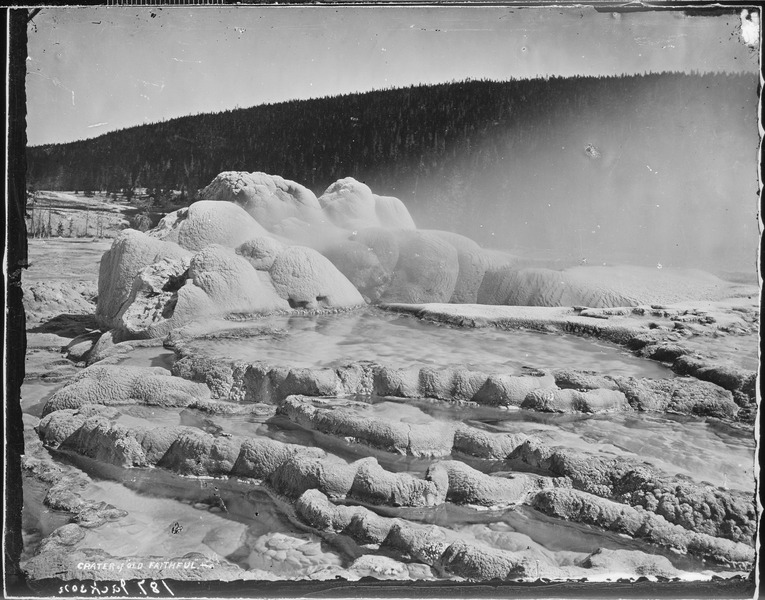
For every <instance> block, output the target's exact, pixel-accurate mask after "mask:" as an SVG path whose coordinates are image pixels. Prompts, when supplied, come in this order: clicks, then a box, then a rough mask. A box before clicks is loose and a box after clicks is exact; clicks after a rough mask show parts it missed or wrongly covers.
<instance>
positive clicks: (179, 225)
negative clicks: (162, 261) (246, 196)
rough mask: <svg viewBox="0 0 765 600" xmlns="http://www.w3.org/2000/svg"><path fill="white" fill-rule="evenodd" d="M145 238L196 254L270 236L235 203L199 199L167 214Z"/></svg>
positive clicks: (234, 246) (233, 246) (232, 246)
mask: <svg viewBox="0 0 765 600" xmlns="http://www.w3.org/2000/svg"><path fill="white" fill-rule="evenodd" d="M147 235H148V236H151V237H153V238H157V239H161V240H163V241H166V242H174V243H176V244H178V245H179V246H180V247H181V248H185V249H186V250H190V251H192V252H198V251H199V250H203V249H204V248H207V247H208V246H211V245H217V246H226V247H229V248H236V247H237V246H239V244H242V243H243V242H246V241H247V240H250V239H252V238H256V237H261V236H268V235H269V233H268V231H266V229H265V228H264V227H263V226H262V225H261V224H260V223H258V222H257V221H256V220H255V219H253V218H252V217H250V215H249V214H247V211H245V210H243V209H242V208H240V207H239V206H237V205H236V204H232V203H230V202H225V203H220V202H212V201H209V200H200V201H199V202H194V204H192V205H190V206H188V207H187V208H181V209H179V210H176V211H175V212H172V213H169V214H168V215H166V216H165V217H164V218H163V219H162V220H161V221H160V222H159V224H158V225H157V226H156V227H155V228H154V229H152V230H150V231H149V232H147Z"/></svg>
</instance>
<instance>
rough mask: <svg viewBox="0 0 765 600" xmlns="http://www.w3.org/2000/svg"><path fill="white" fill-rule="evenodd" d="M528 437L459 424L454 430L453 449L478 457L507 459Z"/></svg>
mask: <svg viewBox="0 0 765 600" xmlns="http://www.w3.org/2000/svg"><path fill="white" fill-rule="evenodd" d="M527 439H528V437H527V436H526V435H524V434H522V433H490V432H488V431H484V430H483V429H476V428H475V427H468V426H466V425H458V426H457V428H456V430H455V432H454V447H453V449H454V450H455V451H457V452H463V453H464V454H469V455H471V456H476V457H478V458H488V459H496V460H505V459H507V457H508V456H510V455H511V454H512V453H513V452H514V451H515V449H516V448H518V447H519V446H520V445H521V444H523V442H525V441H526V440H527Z"/></svg>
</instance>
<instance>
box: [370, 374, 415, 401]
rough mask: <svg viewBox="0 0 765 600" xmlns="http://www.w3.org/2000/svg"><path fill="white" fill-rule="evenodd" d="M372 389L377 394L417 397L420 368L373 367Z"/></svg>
mask: <svg viewBox="0 0 765 600" xmlns="http://www.w3.org/2000/svg"><path fill="white" fill-rule="evenodd" d="M374 390H375V393H376V394H377V395H378V396H397V397H400V398H417V397H418V396H420V369H418V368H417V367H410V368H408V369H393V368H389V367H382V368H380V369H375V378H374Z"/></svg>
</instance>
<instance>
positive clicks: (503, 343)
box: [190, 310, 672, 378]
mask: <svg viewBox="0 0 765 600" xmlns="http://www.w3.org/2000/svg"><path fill="white" fill-rule="evenodd" d="M210 338H212V336H210ZM190 348H191V349H193V351H194V353H195V354H199V355H204V356H210V357H226V358H230V359H236V360H242V361H246V362H255V361H264V362H267V363H269V364H275V365H286V366H294V367H338V366H342V365H344V364H347V363H349V362H353V361H362V360H369V361H375V362H378V363H380V364H383V365H386V366H391V367H397V368H401V367H411V366H423V367H425V366H431V367H439V368H445V367H466V368H468V369H470V370H476V371H486V372H503V373H518V372H520V370H521V367H524V366H526V367H535V368H540V369H552V368H556V369H562V368H570V369H595V370H597V371H598V372H600V373H602V374H614V375H632V376H636V377H653V378H660V377H671V376H672V373H671V371H669V369H666V368H665V367H663V366H661V365H660V364H658V363H654V362H651V361H646V360H643V359H639V358H637V357H635V356H632V355H631V354H629V353H627V352H624V351H622V350H621V349H619V348H618V347H616V346H612V345H609V344H606V343H603V342H600V341H595V340H590V339H583V338H579V337H576V336H571V335H563V334H544V333H536V332H528V331H504V330H499V329H489V328H479V329H455V328H454V327H450V326H447V325H440V324H438V323H432V322H428V321H422V320H418V319H415V318H412V317H408V316H401V315H394V314H389V313H385V312H382V311H376V310H365V311H360V312H354V313H348V314H341V315H318V316H299V317H283V318H279V319H269V320H267V321H263V322H259V326H258V328H253V329H250V330H247V329H241V330H239V331H238V333H237V334H236V335H232V336H231V337H225V338H223V337H218V338H214V339H209V338H200V339H197V340H194V341H192V342H191V344H190Z"/></svg>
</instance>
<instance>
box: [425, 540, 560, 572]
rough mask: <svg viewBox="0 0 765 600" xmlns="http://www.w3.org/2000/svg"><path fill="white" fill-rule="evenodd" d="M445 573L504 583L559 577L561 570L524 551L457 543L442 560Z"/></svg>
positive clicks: (445, 552) (462, 542) (444, 554)
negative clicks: (514, 580)
mask: <svg viewBox="0 0 765 600" xmlns="http://www.w3.org/2000/svg"><path fill="white" fill-rule="evenodd" d="M438 566H439V567H441V568H443V569H444V570H446V571H448V572H450V573H453V574H454V575H458V576H460V577H464V578H466V579H470V580H477V581H489V580H492V579H499V580H501V581H507V580H513V579H534V580H535V579H539V578H540V577H548V578H552V577H559V576H560V575H561V571H560V570H559V569H557V568H555V567H554V566H553V565H550V564H548V563H546V562H540V561H539V560H535V559H532V558H531V557H529V556H526V555H524V554H523V553H520V552H509V551H507V550H498V549H495V548H488V547H481V546H478V545H476V544H468V543H467V542H464V541H461V540H459V541H456V542H454V543H452V544H450V545H449V547H448V548H447V549H446V550H445V551H444V553H443V555H442V556H441V557H440V559H439V561H438Z"/></svg>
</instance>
